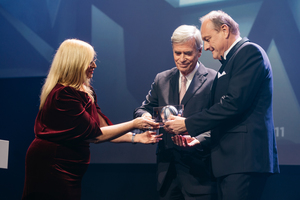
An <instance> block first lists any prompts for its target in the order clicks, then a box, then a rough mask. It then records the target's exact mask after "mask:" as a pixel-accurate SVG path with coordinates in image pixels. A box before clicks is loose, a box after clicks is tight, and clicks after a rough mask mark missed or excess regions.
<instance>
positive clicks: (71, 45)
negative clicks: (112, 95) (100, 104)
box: [40, 39, 96, 110]
mask: <svg viewBox="0 0 300 200" xmlns="http://www.w3.org/2000/svg"><path fill="white" fill-rule="evenodd" d="M95 55H96V53H95V51H94V48H93V47H92V46H91V45H90V44H88V43H86V42H84V41H81V40H77V39H67V40H65V41H64V42H63V43H62V44H61V45H60V46H59V48H58V50H57V52H56V54H55V56H54V59H53V61H52V64H51V67H50V70H49V73H48V76H47V78H46V80H45V83H44V85H43V87H42V91H41V96H40V110H41V109H42V108H43V106H44V104H45V101H46V99H47V97H48V95H49V93H50V92H51V91H52V89H53V88H54V87H55V85H56V84H57V83H60V84H62V85H64V86H70V87H73V88H75V89H76V90H83V91H84V92H86V93H87V94H88V95H89V96H90V97H91V99H92V101H93V102H94V98H93V92H92V90H91V89H90V79H88V77H87V75H86V70H87V68H88V67H89V65H90V63H91V61H92V60H93V59H94V57H95Z"/></svg>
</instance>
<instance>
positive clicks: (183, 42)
mask: <svg viewBox="0 0 300 200" xmlns="http://www.w3.org/2000/svg"><path fill="white" fill-rule="evenodd" d="M171 41H172V47H173V56H174V61H175V64H176V67H174V68H172V69H170V70H166V71H163V72H161V73H159V74H157V76H156V77H155V80H154V82H153V83H152V85H151V90H150V92H149V93H148V95H147V96H146V100H145V101H144V102H143V104H142V106H141V107H139V108H137V109H136V110H135V112H134V117H139V116H146V117H147V116H148V117H149V118H152V113H153V108H154V107H162V106H166V105H179V104H182V105H184V111H183V114H182V115H183V116H186V117H188V116H191V115H192V114H194V113H196V112H200V111H201V110H202V109H204V108H207V107H208V105H209V104H208V103H209V94H210V88H211V85H212V82H213V80H214V77H215V76H216V71H215V70H213V69H209V68H206V67H204V65H203V64H202V63H201V62H199V61H198V59H199V58H200V56H201V53H202V40H201V34H200V31H199V30H198V29H197V28H196V27H194V26H188V25H182V26H179V27H178V28H177V29H176V30H175V31H174V33H173V35H172V37H171ZM181 77H186V79H187V80H186V82H185V83H182V82H181V81H180V80H181V79H182V78H181ZM183 88H185V89H186V93H185V95H184V96H183V99H182V100H181V102H180V95H179V93H180V91H181V90H182V89H183ZM160 132H161V133H164V135H163V140H162V141H160V142H159V144H158V148H157V167H158V168H157V179H158V183H157V189H158V191H159V196H160V199H167V200H172V199H190V200H192V199H193V200H197V199H201V200H213V199H216V197H217V195H216V184H215V182H213V181H211V174H210V149H209V144H207V143H209V142H210V141H209V140H210V139H209V137H210V135H209V133H204V134H201V135H199V132H194V133H193V135H194V136H197V137H196V138H197V139H198V140H200V141H203V145H202V146H200V145H199V146H196V147H193V148H190V149H185V148H182V147H179V146H176V145H175V144H174V143H173V141H172V139H171V135H170V134H168V133H166V132H165V131H164V129H163V128H161V129H160ZM189 134H192V133H189Z"/></svg>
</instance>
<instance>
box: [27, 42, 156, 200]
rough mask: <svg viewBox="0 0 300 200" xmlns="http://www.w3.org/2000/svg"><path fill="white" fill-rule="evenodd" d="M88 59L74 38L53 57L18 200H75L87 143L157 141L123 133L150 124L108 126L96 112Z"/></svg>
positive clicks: (88, 50) (90, 53)
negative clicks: (21, 195) (21, 193)
mask: <svg viewBox="0 0 300 200" xmlns="http://www.w3.org/2000/svg"><path fill="white" fill-rule="evenodd" d="M94 58H95V51H94V49H93V47H92V46H91V45H89V44H88V43H86V42H83V41H80V40H77V39H68V40H66V41H64V42H63V43H62V44H61V45H60V47H59V49H58V51H57V53H56V54H55V57H54V59H53V62H52V65H51V68H50V71H49V74H48V76H47V79H46V81H45V84H44V85H43V88H42V92H41V96H40V107H39V112H38V115H37V118H36V121H35V125H34V131H35V136H36V138H35V139H34V140H33V142H32V143H31V145H30V146H29V148H28V151H27V154H26V161H25V162H26V163H25V184H24V191H23V197H22V199H23V200H25V199H26V200H27V199H44V200H45V199H63V200H68V199H72V200H76V199H78V200H79V199H80V197H81V179H82V177H83V175H84V173H85V171H86V170H87V167H88V165H89V162H90V150H89V142H91V141H92V142H95V143H100V142H105V141H112V142H140V143H156V142H158V141H159V140H160V139H161V138H160V135H155V132H151V131H147V132H144V133H142V134H138V135H136V136H134V134H132V133H131V132H129V131H130V130H132V129H135V128H138V129H146V128H147V129H148V128H152V129H156V128H158V124H157V123H154V122H152V121H151V120H148V119H145V118H137V119H135V120H132V121H128V122H124V123H121V124H116V125H112V123H111V122H110V120H109V119H108V118H107V117H106V116H105V115H104V114H103V113H102V112H101V110H100V108H99V106H98V104H97V98H96V94H95V93H94V91H93V89H92V87H91V86H90V79H91V78H92V77H93V71H94V69H95V68H96V67H97V66H96V64H95V60H94ZM107 125H110V126H107Z"/></svg>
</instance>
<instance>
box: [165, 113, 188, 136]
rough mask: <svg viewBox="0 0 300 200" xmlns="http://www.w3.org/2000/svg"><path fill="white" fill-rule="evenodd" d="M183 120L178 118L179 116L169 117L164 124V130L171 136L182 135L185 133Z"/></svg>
mask: <svg viewBox="0 0 300 200" xmlns="http://www.w3.org/2000/svg"><path fill="white" fill-rule="evenodd" d="M184 120H185V118H184V117H179V116H174V115H171V116H170V117H169V120H168V121H167V122H165V125H164V129H165V130H166V131H167V132H169V133H173V134H176V135H177V134H182V133H184V132H186V131H187V130H186V127H185V121H184Z"/></svg>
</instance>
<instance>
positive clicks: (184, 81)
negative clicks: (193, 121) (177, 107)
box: [179, 76, 186, 103]
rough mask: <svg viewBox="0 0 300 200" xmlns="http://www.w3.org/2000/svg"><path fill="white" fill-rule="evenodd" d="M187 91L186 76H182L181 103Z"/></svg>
mask: <svg viewBox="0 0 300 200" xmlns="http://www.w3.org/2000/svg"><path fill="white" fill-rule="evenodd" d="M185 92H186V77H185V76H181V88H180V92H179V99H180V103H181V100H182V99H183V96H184V94H185Z"/></svg>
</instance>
